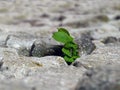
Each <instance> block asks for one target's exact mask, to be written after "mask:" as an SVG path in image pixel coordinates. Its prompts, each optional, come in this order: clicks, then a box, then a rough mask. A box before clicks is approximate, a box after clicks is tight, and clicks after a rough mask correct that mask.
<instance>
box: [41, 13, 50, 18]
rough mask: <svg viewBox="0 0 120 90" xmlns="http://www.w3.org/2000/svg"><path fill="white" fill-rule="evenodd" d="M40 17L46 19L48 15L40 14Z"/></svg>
mask: <svg viewBox="0 0 120 90" xmlns="http://www.w3.org/2000/svg"><path fill="white" fill-rule="evenodd" d="M41 17H42V18H48V17H49V15H48V14H46V13H44V14H42V15H41Z"/></svg>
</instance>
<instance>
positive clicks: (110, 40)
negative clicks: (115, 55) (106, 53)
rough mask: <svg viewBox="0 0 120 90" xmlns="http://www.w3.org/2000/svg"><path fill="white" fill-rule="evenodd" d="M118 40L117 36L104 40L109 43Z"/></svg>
mask: <svg viewBox="0 0 120 90" xmlns="http://www.w3.org/2000/svg"><path fill="white" fill-rule="evenodd" d="M117 41H118V39H117V38H116V37H112V36H111V37H107V38H105V39H104V40H103V41H102V42H103V43H104V44H109V43H116V42H117Z"/></svg>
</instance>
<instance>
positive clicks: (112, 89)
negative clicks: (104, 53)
mask: <svg viewBox="0 0 120 90" xmlns="http://www.w3.org/2000/svg"><path fill="white" fill-rule="evenodd" d="M75 90H120V69H119V66H103V67H98V68H93V69H90V70H88V71H87V72H86V73H85V74H83V78H82V80H80V81H79V83H78V84H77V86H76V88H75Z"/></svg>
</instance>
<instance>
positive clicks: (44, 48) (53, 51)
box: [30, 39, 63, 57]
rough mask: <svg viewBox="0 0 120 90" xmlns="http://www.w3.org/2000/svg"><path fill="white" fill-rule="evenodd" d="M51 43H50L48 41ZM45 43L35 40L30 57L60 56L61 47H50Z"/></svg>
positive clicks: (50, 45)
mask: <svg viewBox="0 0 120 90" xmlns="http://www.w3.org/2000/svg"><path fill="white" fill-rule="evenodd" d="M48 42H50V43H52V42H51V41H48ZM48 42H47V43H46V41H44V39H43V40H39V41H38V40H37V41H35V42H34V44H33V45H32V49H31V52H30V53H31V55H30V56H36V57H43V56H50V55H55V56H62V47H63V46H62V45H52V44H50V43H48Z"/></svg>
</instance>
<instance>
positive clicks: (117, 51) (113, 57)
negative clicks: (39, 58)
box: [73, 41, 120, 68]
mask: <svg viewBox="0 0 120 90" xmlns="http://www.w3.org/2000/svg"><path fill="white" fill-rule="evenodd" d="M95 43H96V49H95V50H94V51H93V52H92V53H91V55H88V56H82V57H81V58H78V59H77V60H76V62H75V63H73V65H75V66H77V67H81V66H84V67H86V68H91V67H98V66H102V65H120V47H119V46H114V45H113V46H105V45H104V44H103V43H101V42H98V41H96V42H95Z"/></svg>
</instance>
